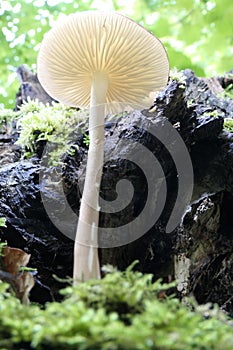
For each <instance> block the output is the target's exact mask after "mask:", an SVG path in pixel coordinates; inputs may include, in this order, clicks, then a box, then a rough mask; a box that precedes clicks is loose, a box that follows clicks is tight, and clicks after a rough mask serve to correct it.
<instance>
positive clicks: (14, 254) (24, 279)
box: [0, 246, 35, 305]
mask: <svg viewBox="0 0 233 350" xmlns="http://www.w3.org/2000/svg"><path fill="white" fill-rule="evenodd" d="M2 254H3V259H2V260H3V270H4V271H0V278H1V279H2V280H4V281H6V282H8V283H9V284H10V285H11V287H12V288H13V290H14V292H15V294H16V296H17V297H18V298H19V299H20V301H21V302H22V303H23V304H26V305H27V304H29V298H28V296H29V293H30V290H31V289H32V288H33V286H34V283H35V282H34V278H33V276H32V274H31V273H30V272H26V271H23V272H21V271H20V270H21V268H22V267H25V266H26V265H27V264H28V262H29V259H30V256H31V255H30V254H27V253H25V252H24V251H23V250H21V249H18V248H11V247H8V246H5V247H3V249H2Z"/></svg>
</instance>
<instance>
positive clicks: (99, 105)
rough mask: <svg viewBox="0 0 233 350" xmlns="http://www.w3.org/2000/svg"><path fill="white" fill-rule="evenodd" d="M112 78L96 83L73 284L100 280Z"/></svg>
mask: <svg viewBox="0 0 233 350" xmlns="http://www.w3.org/2000/svg"><path fill="white" fill-rule="evenodd" d="M107 89H108V77H107V75H106V74H105V73H103V72H96V73H95V74H94V76H93V79H92V87H91V102H90V118H89V138H90V144H89V151H88V159H87V167H86V176H85V183H84V189H83V195H82V200H81V205H80V211H79V221H78V226H77V231H76V237H75V245H74V271H73V281H74V284H77V283H78V282H80V281H86V280H88V279H90V278H100V264H99V257H98V225H99V210H100V207H99V189H100V182H101V177H102V169H103V159H104V118H105V104H106V92H107Z"/></svg>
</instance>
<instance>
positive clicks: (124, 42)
mask: <svg viewBox="0 0 233 350" xmlns="http://www.w3.org/2000/svg"><path fill="white" fill-rule="evenodd" d="M168 74H169V63H168V58H167V54H166V51H165V49H164V47H163V45H162V43H161V42H160V41H159V40H158V39H157V38H156V37H155V36H154V35H152V34H151V33H150V32H148V31H147V30H145V29H144V28H143V27H141V26H140V25H138V24H137V23H135V22H134V21H132V20H131V19H129V18H127V17H125V16H123V15H121V14H119V13H115V12H105V11H88V12H80V13H76V14H73V15H70V16H68V17H67V18H66V19H65V20H63V21H61V22H59V23H58V24H57V26H55V27H54V28H53V29H52V30H51V31H50V32H49V33H47V34H46V36H45V38H44V40H43V42H42V44H41V48H40V52H39V55H38V77H39V80H40V82H41V84H42V86H43V87H44V89H45V90H46V91H47V92H48V93H49V94H50V95H51V96H52V97H53V98H54V99H56V100H58V101H60V102H62V103H64V104H67V105H69V106H73V107H80V108H87V107H89V108H90V117H89V137H90V145H89V151H88V160H87V167H86V177H85V184H84V190H83V195H82V200H81V206H80V213H79V221H78V227H77V232H76V238H75V246H74V275H73V277H74V283H75V281H78V280H87V279H89V278H99V277H100V267H99V259H98V248H97V247H98V221H99V210H100V208H99V200H98V198H99V187H100V181H101V176H102V168H103V144H104V118H105V114H106V107H107V108H108V110H111V105H112V103H113V102H116V103H118V102H120V103H121V102H124V104H125V105H127V106H130V107H132V108H146V107H150V105H151V104H152V102H153V101H152V99H151V98H150V96H151V93H153V92H157V91H159V90H161V89H162V88H163V87H164V86H165V85H166V84H167V80H168Z"/></svg>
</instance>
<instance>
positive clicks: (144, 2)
mask: <svg viewBox="0 0 233 350" xmlns="http://www.w3.org/2000/svg"><path fill="white" fill-rule="evenodd" d="M90 9H105V10H106V9H108V10H116V11H119V12H121V13H123V14H125V15H128V16H129V17H131V18H132V19H134V20H135V21H137V22H138V23H140V24H141V25H143V26H144V27H146V28H147V29H148V30H150V31H151V32H153V33H154V34H155V35H156V36H157V37H158V38H159V39H160V40H161V41H162V42H163V44H164V46H165V47H166V49H167V52H168V56H169V60H170V65H171V68H173V67H177V68H178V69H184V68H191V69H192V70H194V72H195V73H196V74H197V75H199V76H213V75H216V74H222V73H224V72H226V71H228V70H230V69H232V68H233V59H232V55H233V1H232V0H211V1H208V0H163V1H162V0H134V1H133V0H132V1H131V0H82V1H79V0H77V1H75V0H65V1H60V0H22V1H15V0H11V1H1V0H0V24H1V31H0V107H5V108H13V107H14V104H15V94H16V92H17V90H18V87H19V82H18V80H17V77H16V73H15V70H16V68H17V67H18V66H19V65H21V64H27V65H28V66H29V68H31V69H33V70H36V58H37V54H38V50H39V47H40V42H41V41H42V39H43V35H44V33H45V32H47V31H48V30H49V29H50V28H51V27H52V26H53V25H54V23H55V22H56V21H57V20H59V18H60V17H62V16H65V15H68V14H69V13H72V12H76V11H86V10H90Z"/></svg>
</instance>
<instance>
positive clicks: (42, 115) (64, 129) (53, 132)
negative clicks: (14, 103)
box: [17, 101, 88, 165]
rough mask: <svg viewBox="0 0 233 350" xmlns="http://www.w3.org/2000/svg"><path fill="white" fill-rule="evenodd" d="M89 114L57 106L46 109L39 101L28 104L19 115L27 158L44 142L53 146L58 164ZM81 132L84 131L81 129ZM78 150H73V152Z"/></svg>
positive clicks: (20, 140)
mask: <svg viewBox="0 0 233 350" xmlns="http://www.w3.org/2000/svg"><path fill="white" fill-rule="evenodd" d="M87 116H88V113H87V112H85V111H81V110H79V111H78V110H76V109H74V108H68V107H65V106H64V105H62V104H59V103H55V104H53V105H52V106H45V105H43V104H42V103H38V102H37V101H30V102H28V103H25V104H23V105H22V107H21V108H20V112H19V113H18V114H17V117H18V122H17V125H18V127H19V128H20V136H19V139H18V141H17V144H19V145H20V146H21V147H22V148H23V151H24V154H25V156H26V157H27V156H31V155H32V154H33V153H35V151H36V149H37V147H38V143H39V142H40V141H45V142H49V143H50V144H51V145H53V149H52V150H51V153H50V163H52V164H53V165H55V164H56V163H57V162H59V158H60V157H61V155H63V154H64V153H65V152H66V151H67V150H69V149H70V147H71V146H72V142H73V141H74V140H73V139H72V132H73V131H75V130H78V128H79V125H80V123H81V122H82V121H83V120H84V119H86V118H87ZM80 132H81V129H80ZM73 151H75V149H74V148H73V149H72V150H71V151H70V152H73Z"/></svg>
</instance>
